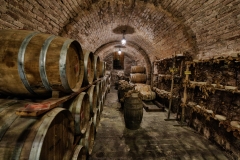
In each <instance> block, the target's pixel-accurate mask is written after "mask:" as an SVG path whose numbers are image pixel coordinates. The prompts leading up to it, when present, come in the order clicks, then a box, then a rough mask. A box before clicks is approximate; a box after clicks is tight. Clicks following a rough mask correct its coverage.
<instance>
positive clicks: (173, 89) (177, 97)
mask: <svg viewBox="0 0 240 160" xmlns="http://www.w3.org/2000/svg"><path fill="white" fill-rule="evenodd" d="M189 58H190V57H189V56H188V55H187V54H185V55H183V54H181V55H176V56H174V57H171V58H167V59H162V60H157V61H155V62H154V71H153V90H154V91H155V92H156V94H157V97H158V100H159V101H160V102H161V103H162V104H163V105H164V106H166V107H169V106H170V107H171V111H172V112H174V113H176V112H178V109H179V105H180V101H181V97H182V95H181V91H182V89H183V88H182V87H183V86H182V77H183V67H184V62H185V61H186V60H189ZM190 59H191V58H190Z"/></svg>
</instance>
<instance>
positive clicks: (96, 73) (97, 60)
mask: <svg viewBox="0 0 240 160" xmlns="http://www.w3.org/2000/svg"><path fill="white" fill-rule="evenodd" d="M99 76H100V58H99V56H98V55H94V80H97V79H98V78H99Z"/></svg>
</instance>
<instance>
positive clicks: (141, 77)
mask: <svg viewBox="0 0 240 160" xmlns="http://www.w3.org/2000/svg"><path fill="white" fill-rule="evenodd" d="M130 81H131V82H132V83H146V81H147V75H146V74H141V73H135V74H130Z"/></svg>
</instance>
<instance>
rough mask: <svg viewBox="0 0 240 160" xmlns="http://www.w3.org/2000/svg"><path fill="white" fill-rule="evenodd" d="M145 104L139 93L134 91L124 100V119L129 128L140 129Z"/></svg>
mask: <svg viewBox="0 0 240 160" xmlns="http://www.w3.org/2000/svg"><path fill="white" fill-rule="evenodd" d="M142 117H143V104H142V101H141V99H140V98H139V97H138V93H132V94H131V97H128V98H126V99H125V101H124V121H125V126H126V128H128V129H132V130H134V129H138V128H139V127H140V124H141V122H142Z"/></svg>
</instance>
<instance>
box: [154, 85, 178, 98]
mask: <svg viewBox="0 0 240 160" xmlns="http://www.w3.org/2000/svg"><path fill="white" fill-rule="evenodd" d="M153 91H154V92H156V94H157V95H158V96H159V97H161V98H168V99H170V96H171V95H170V94H171V93H170V92H169V91H166V90H161V89H158V88H157V87H153ZM172 98H178V97H177V96H174V95H173V96H172Z"/></svg>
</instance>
